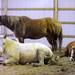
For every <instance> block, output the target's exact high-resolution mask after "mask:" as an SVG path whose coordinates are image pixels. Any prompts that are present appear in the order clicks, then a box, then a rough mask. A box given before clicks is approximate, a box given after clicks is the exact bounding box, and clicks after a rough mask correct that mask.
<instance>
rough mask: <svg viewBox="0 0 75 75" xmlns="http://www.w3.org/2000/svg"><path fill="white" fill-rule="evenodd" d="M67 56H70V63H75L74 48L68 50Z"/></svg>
mask: <svg viewBox="0 0 75 75" xmlns="http://www.w3.org/2000/svg"><path fill="white" fill-rule="evenodd" d="M69 56H70V61H75V47H73V48H71V49H70V51H69Z"/></svg>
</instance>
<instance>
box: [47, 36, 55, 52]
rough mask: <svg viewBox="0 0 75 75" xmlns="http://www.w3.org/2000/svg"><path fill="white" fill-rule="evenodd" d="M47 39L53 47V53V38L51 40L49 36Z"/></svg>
mask: <svg viewBox="0 0 75 75" xmlns="http://www.w3.org/2000/svg"><path fill="white" fill-rule="evenodd" d="M46 38H47V40H48V42H49V44H51V46H52V51H54V44H53V40H52V38H50V37H49V36H47V37H46Z"/></svg>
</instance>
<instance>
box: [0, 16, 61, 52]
mask: <svg viewBox="0 0 75 75" xmlns="http://www.w3.org/2000/svg"><path fill="white" fill-rule="evenodd" d="M0 23H1V25H4V26H6V27H8V28H9V29H10V30H12V31H13V32H14V33H15V35H16V37H17V38H18V39H19V41H20V42H24V39H25V38H30V39H39V38H42V37H46V38H47V40H48V42H49V43H50V44H51V45H52V50H53V51H54V50H57V41H58V46H59V48H60V49H61V44H62V27H61V24H60V23H59V22H58V21H56V20H54V19H51V18H48V17H47V18H42V19H31V18H28V17H26V16H6V15H4V16H0Z"/></svg>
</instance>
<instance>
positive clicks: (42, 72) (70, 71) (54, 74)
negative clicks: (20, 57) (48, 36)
mask: <svg viewBox="0 0 75 75" xmlns="http://www.w3.org/2000/svg"><path fill="white" fill-rule="evenodd" d="M0 75H75V62H70V61H69V59H68V58H66V57H63V58H61V59H60V60H59V62H58V64H56V65H44V66H40V67H33V66H32V65H29V64H27V65H13V66H3V65H0Z"/></svg>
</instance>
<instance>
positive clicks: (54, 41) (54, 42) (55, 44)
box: [53, 40, 57, 51]
mask: <svg viewBox="0 0 75 75" xmlns="http://www.w3.org/2000/svg"><path fill="white" fill-rule="evenodd" d="M53 46H54V51H56V50H57V40H53Z"/></svg>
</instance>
